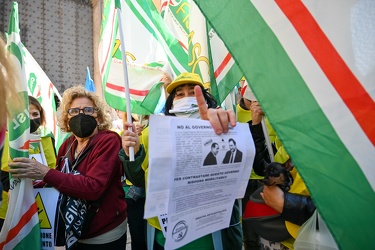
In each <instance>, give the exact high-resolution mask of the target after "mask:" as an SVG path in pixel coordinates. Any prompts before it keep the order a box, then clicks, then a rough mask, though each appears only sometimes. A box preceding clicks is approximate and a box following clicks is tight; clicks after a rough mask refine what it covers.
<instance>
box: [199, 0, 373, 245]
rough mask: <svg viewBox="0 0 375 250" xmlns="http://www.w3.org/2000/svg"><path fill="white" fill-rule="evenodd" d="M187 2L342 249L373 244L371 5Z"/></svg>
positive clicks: (254, 0) (287, 1)
mask: <svg viewBox="0 0 375 250" xmlns="http://www.w3.org/2000/svg"><path fill="white" fill-rule="evenodd" d="M194 1H195V2H196V3H197V5H198V6H199V8H200V9H201V10H202V12H203V13H204V15H205V16H206V18H207V19H208V20H209V22H210V23H211V24H212V25H213V27H214V29H215V30H216V31H217V33H218V35H219V36H220V37H221V38H222V40H223V41H224V43H225V45H226V46H227V48H228V49H229V51H230V53H231V54H232V55H233V57H234V58H235V60H236V62H237V63H238V64H239V65H240V67H241V69H242V70H243V72H244V73H245V75H246V78H247V80H248V81H249V84H250V86H251V88H252V90H253V91H254V93H255V95H256V97H257V99H258V100H259V102H260V104H261V105H262V107H263V109H264V111H265V113H266V115H267V117H268V119H269V120H270V122H271V125H272V126H273V128H274V129H275V130H276V132H277V134H278V136H279V137H280V138H281V140H282V143H283V145H284V146H285V148H286V149H287V151H288V153H289V154H290V155H291V157H292V159H293V162H294V163H295V165H296V166H297V169H298V171H299V172H300V174H301V176H302V178H303V180H304V181H305V183H306V186H307V187H308V189H309V191H310V193H311V196H312V198H313V200H314V202H315V204H316V206H317V207H318V208H319V212H320V213H321V215H322V217H323V219H324V220H325V222H326V224H327V226H328V228H329V229H330V231H331V233H332V235H333V236H334V238H335V240H336V242H337V244H338V246H339V248H340V249H343V250H346V249H347V250H351V249H373V248H374V246H373V241H372V238H373V236H374V232H375V231H374V222H375V209H374V208H375V192H374V190H375V170H374V162H375V126H374V122H375V103H374V98H375V84H374V79H375V59H374V58H375V54H374V53H375V51H374V48H373V42H371V41H374V35H375V26H374V25H369V23H371V22H372V21H373V20H374V8H375V5H374V3H373V2H372V1H360V0H358V1H355V0H353V1H339V0H332V1H322V0H320V1H319V0H318V1H296V0H276V1H274V0H252V1H248V0H239V1H236V4H231V3H230V2H228V1H226V0H194ZM213 6H214V7H213Z"/></svg>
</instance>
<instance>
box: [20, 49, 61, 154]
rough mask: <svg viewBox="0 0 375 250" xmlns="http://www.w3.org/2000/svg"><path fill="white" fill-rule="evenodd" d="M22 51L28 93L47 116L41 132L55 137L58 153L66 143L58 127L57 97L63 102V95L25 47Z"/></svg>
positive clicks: (43, 134)
mask: <svg viewBox="0 0 375 250" xmlns="http://www.w3.org/2000/svg"><path fill="white" fill-rule="evenodd" d="M22 49H23V51H24V61H25V72H26V81H27V89H28V93H29V95H31V96H33V97H35V98H36V99H37V100H38V101H39V103H40V104H41V105H42V107H43V110H44V113H45V116H46V126H45V127H44V128H43V129H42V131H41V132H42V136H53V137H54V138H55V147H56V150H57V151H58V149H59V148H60V146H61V144H62V143H63V142H64V134H63V133H62V131H61V130H60V128H59V126H57V115H56V109H57V107H56V103H55V95H56V97H57V98H58V99H59V100H61V95H60V93H59V91H58V90H57V89H56V87H55V85H53V83H52V82H51V80H50V79H49V78H48V76H47V74H46V73H45V72H44V71H43V69H42V68H41V67H40V65H39V64H38V62H37V61H36V60H35V59H34V57H33V56H32V55H31V54H30V52H29V51H28V50H27V48H26V47H25V46H24V45H22Z"/></svg>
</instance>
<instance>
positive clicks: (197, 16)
mask: <svg viewBox="0 0 375 250" xmlns="http://www.w3.org/2000/svg"><path fill="white" fill-rule="evenodd" d="M165 5H166V4H165V3H163V5H162V9H163V11H164V20H165V23H166V24H167V25H168V27H169V29H170V30H171V32H172V33H173V35H174V36H175V37H176V38H177V39H178V40H179V42H180V44H181V46H182V47H183V48H184V49H185V52H186V53H187V54H188V58H189V59H188V67H189V71H190V72H194V73H197V74H199V75H200V76H201V77H202V80H203V82H204V83H205V87H206V88H210V89H211V93H212V95H213V96H214V97H215V99H216V100H217V102H218V103H219V104H221V103H223V101H224V100H225V98H226V97H227V96H228V94H229V93H230V92H231V91H232V90H233V89H234V87H235V85H236V84H237V83H238V82H239V80H240V79H241V77H242V76H243V74H242V72H241V71H240V69H239V67H238V66H237V64H236V63H235V61H234V59H233V58H232V56H231V55H230V53H229V52H228V50H227V49H226V47H225V45H224V43H223V42H222V41H221V39H220V38H219V37H218V36H217V34H216V32H215V31H214V29H213V28H212V27H211V26H210V24H209V23H207V22H206V18H205V17H204V16H203V15H202V13H201V11H200V10H199V9H198V7H197V6H196V4H195V3H194V2H193V1H192V0H183V1H179V2H174V1H170V2H169V3H168V5H167V6H165Z"/></svg>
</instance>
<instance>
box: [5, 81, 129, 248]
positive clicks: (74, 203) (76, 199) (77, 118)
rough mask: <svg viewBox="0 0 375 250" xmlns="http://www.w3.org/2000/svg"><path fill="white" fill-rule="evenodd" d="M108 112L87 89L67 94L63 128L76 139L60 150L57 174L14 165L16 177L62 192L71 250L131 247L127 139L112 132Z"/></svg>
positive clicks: (30, 164) (22, 161) (23, 162)
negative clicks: (123, 152)
mask: <svg viewBox="0 0 375 250" xmlns="http://www.w3.org/2000/svg"><path fill="white" fill-rule="evenodd" d="M108 108H109V107H108V105H107V104H106V103H104V102H103V101H101V100H100V99H99V97H98V96H97V95H96V94H95V93H93V92H88V91H86V90H85V89H84V87H83V86H75V87H71V88H69V89H67V90H65V92H64V95H63V98H62V101H61V105H60V107H59V110H58V113H59V117H58V123H59V126H60V128H61V130H62V131H64V132H71V133H72V135H71V136H70V137H69V138H67V139H66V140H65V142H64V143H63V144H62V145H61V147H60V149H59V153H58V155H57V159H58V160H57V165H56V169H50V168H48V167H47V166H45V165H43V164H41V163H38V162H36V161H32V160H30V159H27V158H16V159H14V161H13V162H12V163H10V164H9V167H10V169H9V172H11V173H12V175H13V177H15V178H33V179H38V180H43V181H44V182H45V183H47V184H48V185H50V186H53V187H54V188H56V189H57V190H58V191H60V194H62V197H63V199H61V205H60V214H61V215H62V216H63V217H64V218H68V217H69V218H70V220H65V221H64V223H65V226H64V229H65V245H66V249H68V250H70V249H90V250H91V249H94V250H95V249H98V250H99V249H100V250H106V249H108V250H123V249H125V246H126V229H127V226H126V224H127V212H126V208H127V206H126V202H125V199H124V196H125V193H124V190H123V188H122V183H121V177H122V174H123V170H122V165H121V162H120V159H119V157H118V155H117V154H118V152H119V150H120V149H121V138H120V136H119V135H118V134H117V133H116V132H114V131H111V130H109V129H110V127H111V117H110V115H109V112H108ZM71 211H79V213H71ZM88 218H89V219H88ZM57 236H59V235H57Z"/></svg>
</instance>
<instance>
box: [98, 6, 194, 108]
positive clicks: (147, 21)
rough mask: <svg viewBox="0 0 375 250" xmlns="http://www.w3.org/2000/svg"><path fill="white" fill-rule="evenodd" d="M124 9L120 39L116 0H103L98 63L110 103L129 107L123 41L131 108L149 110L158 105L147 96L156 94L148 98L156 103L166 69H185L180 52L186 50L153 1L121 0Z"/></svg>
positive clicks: (116, 106)
mask: <svg viewBox="0 0 375 250" xmlns="http://www.w3.org/2000/svg"><path fill="white" fill-rule="evenodd" d="M121 13H122V17H123V19H124V20H123V24H122V27H123V33H124V39H125V41H121V39H120V32H118V27H119V25H118V17H117V13H116V10H115V1H105V2H104V5H103V21H102V30H101V39H100V45H99V65H100V71H101V75H102V82H103V89H104V94H105V98H106V101H107V103H108V104H109V105H110V106H112V107H114V108H116V109H120V110H126V109H125V100H124V98H125V93H124V91H125V87H124V86H125V85H124V81H125V80H124V75H123V65H122V63H123V58H122V54H123V52H122V51H121V46H120V45H121V42H124V43H125V47H126V53H124V54H126V61H127V68H128V78H129V87H130V90H129V91H130V95H131V98H132V101H131V106H132V112H133V113H137V114H150V113H153V109H155V107H152V105H151V104H150V103H145V102H144V99H145V97H146V95H148V94H149V92H151V93H152V94H151V96H153V98H147V100H151V99H152V100H153V101H152V103H156V104H157V101H158V100H159V97H160V93H161V90H160V86H161V82H160V81H161V79H162V78H163V75H164V73H167V74H169V75H171V76H172V75H178V74H179V73H180V72H183V71H186V70H185V68H184V65H185V64H184V61H182V59H181V58H182V57H181V56H179V55H180V54H181V52H182V51H183V50H182V49H181V46H180V45H179V44H178V41H177V40H176V39H175V38H174V37H173V36H172V35H170V34H169V33H168V28H167V27H166V26H165V24H164V23H163V20H162V18H161V16H160V14H159V13H158V12H157V10H156V8H155V6H154V4H153V3H152V1H149V0H138V1H121ZM186 61H187V59H186ZM155 98H156V100H155ZM119 101H120V103H119Z"/></svg>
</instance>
